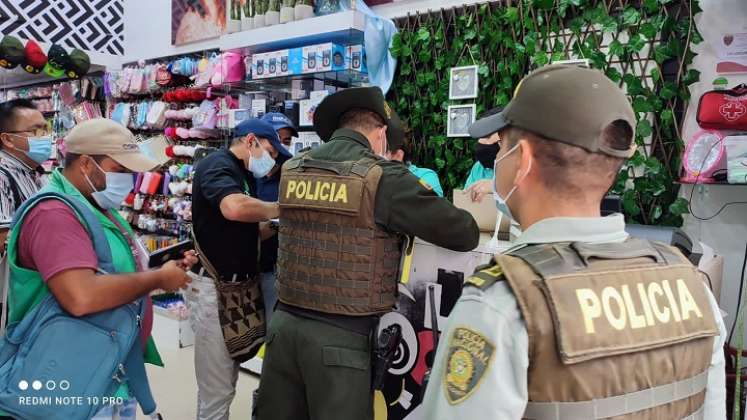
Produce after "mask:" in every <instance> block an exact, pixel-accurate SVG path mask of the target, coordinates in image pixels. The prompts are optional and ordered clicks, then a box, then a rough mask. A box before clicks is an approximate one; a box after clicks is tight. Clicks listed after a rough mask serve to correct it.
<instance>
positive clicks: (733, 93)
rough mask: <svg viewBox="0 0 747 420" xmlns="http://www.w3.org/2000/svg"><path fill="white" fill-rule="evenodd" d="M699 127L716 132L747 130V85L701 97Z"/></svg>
mask: <svg viewBox="0 0 747 420" xmlns="http://www.w3.org/2000/svg"><path fill="white" fill-rule="evenodd" d="M697 121H698V125H700V126H701V127H702V128H710V129H715V130H747V84H741V85H739V86H736V87H735V88H733V89H730V90H711V91H708V92H706V93H704V94H703V96H701V97H700V102H699V103H698V116H697Z"/></svg>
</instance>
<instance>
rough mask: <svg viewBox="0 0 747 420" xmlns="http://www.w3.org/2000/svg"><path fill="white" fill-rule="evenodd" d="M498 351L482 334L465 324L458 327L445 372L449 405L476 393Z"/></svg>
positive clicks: (450, 345) (453, 336)
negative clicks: (494, 354) (466, 326)
mask: <svg viewBox="0 0 747 420" xmlns="http://www.w3.org/2000/svg"><path fill="white" fill-rule="evenodd" d="M494 352H495V346H494V345H493V343H491V342H490V341H488V340H487V339H486V338H485V337H484V336H483V335H482V334H480V333H478V332H476V331H473V330H471V329H469V328H465V327H458V328H456V329H455V330H454V332H453V333H452V334H451V339H450V340H449V350H448V358H447V360H448V361H447V364H446V374H445V375H444V392H446V399H447V400H448V401H449V404H451V405H455V404H459V403H460V402H462V401H464V400H466V399H467V398H469V396H470V395H472V393H473V392H474V391H475V389H477V386H478V385H480V382H481V381H482V377H483V375H484V374H485V371H487V370H488V367H489V366H490V362H491V360H492V359H493V353H494Z"/></svg>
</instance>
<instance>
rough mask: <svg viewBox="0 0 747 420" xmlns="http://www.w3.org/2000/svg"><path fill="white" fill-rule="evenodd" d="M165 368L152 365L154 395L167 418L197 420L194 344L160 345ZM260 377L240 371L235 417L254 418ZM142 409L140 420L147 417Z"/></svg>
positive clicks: (233, 409)
mask: <svg viewBox="0 0 747 420" xmlns="http://www.w3.org/2000/svg"><path fill="white" fill-rule="evenodd" d="M159 350H160V352H161V356H162V357H163V360H164V363H165V364H166V367H165V368H158V367H154V366H150V365H148V377H149V378H150V384H151V388H152V390H153V396H154V397H155V399H156V403H157V404H158V410H159V411H160V412H161V414H163V417H164V420H194V419H195V418H196V412H197V382H196V380H195V366H194V347H186V348H183V349H177V348H169V347H168V346H160V347H159ZM258 384H259V378H258V377H256V376H254V375H251V374H249V373H246V372H244V371H242V372H240V373H239V382H238V385H237V386H236V397H235V398H234V400H233V404H232V405H231V416H230V418H231V420H234V419H235V420H250V419H251V404H252V392H253V391H254V390H255V389H256V388H257V385H258ZM139 410H140V409H139V408H138V420H141V419H142V420H146V417H145V416H143V414H142V412H140V411H139Z"/></svg>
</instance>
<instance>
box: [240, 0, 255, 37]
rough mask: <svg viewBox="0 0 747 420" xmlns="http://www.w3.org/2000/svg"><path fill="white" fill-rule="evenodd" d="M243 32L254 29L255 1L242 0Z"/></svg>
mask: <svg viewBox="0 0 747 420" xmlns="http://www.w3.org/2000/svg"><path fill="white" fill-rule="evenodd" d="M241 1H242V5H241V9H242V12H241V30H242V31H248V30H250V29H254V6H255V3H256V2H255V1H254V0H241Z"/></svg>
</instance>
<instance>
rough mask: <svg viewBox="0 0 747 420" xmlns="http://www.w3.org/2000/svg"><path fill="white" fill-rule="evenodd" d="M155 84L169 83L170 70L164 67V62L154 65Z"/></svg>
mask: <svg viewBox="0 0 747 420" xmlns="http://www.w3.org/2000/svg"><path fill="white" fill-rule="evenodd" d="M155 75H156V84H157V85H158V86H162V87H163V86H168V85H170V84H171V72H170V71H169V69H168V68H167V67H166V64H158V65H157V66H156V71H155Z"/></svg>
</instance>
